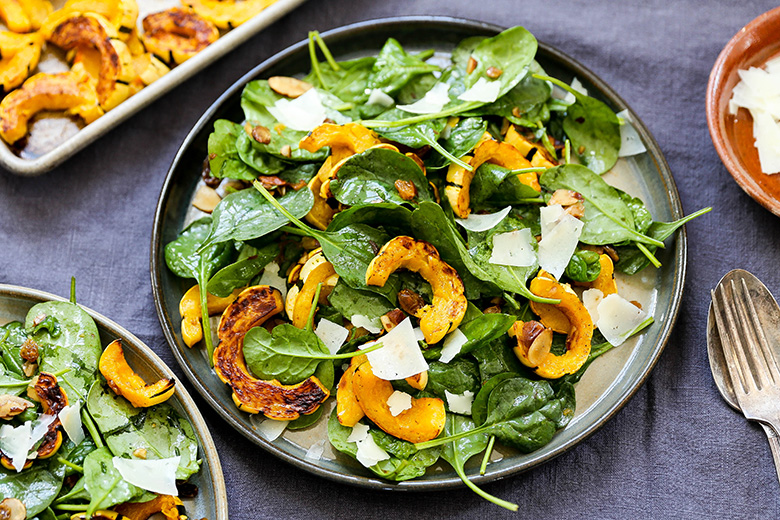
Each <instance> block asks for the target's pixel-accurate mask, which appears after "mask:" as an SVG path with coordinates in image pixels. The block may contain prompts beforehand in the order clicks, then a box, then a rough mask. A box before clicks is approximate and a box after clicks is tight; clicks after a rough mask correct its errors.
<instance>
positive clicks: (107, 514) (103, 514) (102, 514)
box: [70, 509, 167, 520]
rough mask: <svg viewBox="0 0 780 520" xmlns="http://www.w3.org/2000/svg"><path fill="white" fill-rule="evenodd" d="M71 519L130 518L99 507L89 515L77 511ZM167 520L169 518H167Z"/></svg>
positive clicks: (108, 519) (126, 519)
mask: <svg viewBox="0 0 780 520" xmlns="http://www.w3.org/2000/svg"><path fill="white" fill-rule="evenodd" d="M70 520H130V519H129V518H128V517H126V516H125V515H123V514H120V513H117V512H116V511H110V510H108V509H98V510H97V511H95V512H94V513H92V515H88V514H87V512H86V511H85V512H83V513H75V514H73V515H70ZM166 520H167V519H166Z"/></svg>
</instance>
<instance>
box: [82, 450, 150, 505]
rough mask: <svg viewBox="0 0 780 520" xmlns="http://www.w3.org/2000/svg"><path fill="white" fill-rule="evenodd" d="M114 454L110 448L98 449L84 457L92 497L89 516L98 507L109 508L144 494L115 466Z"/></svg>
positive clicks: (87, 481) (87, 485) (87, 486)
mask: <svg viewBox="0 0 780 520" xmlns="http://www.w3.org/2000/svg"><path fill="white" fill-rule="evenodd" d="M113 458H114V454H113V453H111V452H110V451H109V450H108V448H106V447H102V448H99V449H96V450H95V451H93V452H92V453H90V454H89V455H87V458H86V459H84V479H85V485H86V488H87V489H88V490H89V494H90V495H91V497H92V499H91V500H90V502H89V507H87V517H89V516H90V515H91V514H92V513H94V512H95V511H97V510H98V509H109V508H111V507H113V506H115V505H117V504H122V503H124V502H128V501H130V500H132V499H134V498H136V497H140V496H141V495H143V493H144V490H143V489H141V488H139V487H136V486H134V485H132V484H130V483H129V482H127V481H126V480H125V479H123V478H122V475H120V474H119V471H118V470H117V469H116V467H114V461H113Z"/></svg>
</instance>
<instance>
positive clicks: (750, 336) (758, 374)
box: [729, 279, 770, 388]
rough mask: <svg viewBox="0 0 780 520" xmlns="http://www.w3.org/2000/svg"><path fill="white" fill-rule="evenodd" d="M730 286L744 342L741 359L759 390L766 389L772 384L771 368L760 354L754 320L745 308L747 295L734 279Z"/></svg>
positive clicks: (733, 305)
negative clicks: (740, 289) (740, 290)
mask: <svg viewBox="0 0 780 520" xmlns="http://www.w3.org/2000/svg"><path fill="white" fill-rule="evenodd" d="M729 285H730V286H731V297H732V298H731V300H732V301H731V303H732V308H733V310H734V313H735V314H736V321H737V323H738V324H739V330H740V331H742V334H741V336H742V340H743V341H742V342H741V344H740V346H741V348H740V350H741V351H742V352H740V354H741V359H743V360H744V361H745V363H747V364H746V365H744V366H745V368H746V369H747V371H748V372H749V373H751V374H752V375H753V379H754V381H755V382H756V385H757V388H766V387H767V386H768V385H769V384H770V381H769V379H770V378H769V375H768V373H769V368H768V367H767V365H766V361H765V360H764V359H763V356H762V355H760V354H759V353H758V351H759V348H760V347H759V346H758V345H757V343H758V339H757V332H756V331H755V330H754V327H753V323H752V320H751V319H750V318H749V316H748V314H749V313H748V311H747V308H746V307H745V301H744V300H745V298H746V295H744V294H740V292H739V289H737V287H738V286H737V284H735V283H734V280H733V279H732V280H730V281H729ZM740 288H741V286H740Z"/></svg>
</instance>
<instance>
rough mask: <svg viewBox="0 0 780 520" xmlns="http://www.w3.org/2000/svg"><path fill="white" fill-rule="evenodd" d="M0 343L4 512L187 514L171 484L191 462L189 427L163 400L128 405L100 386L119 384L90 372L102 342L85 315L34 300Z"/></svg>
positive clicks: (45, 517)
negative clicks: (33, 303)
mask: <svg viewBox="0 0 780 520" xmlns="http://www.w3.org/2000/svg"><path fill="white" fill-rule="evenodd" d="M72 300H73V298H72ZM112 345H113V346H114V348H118V349H119V352H121V343H119V342H118V341H117V342H115V343H113V344H112ZM109 348H111V347H109ZM0 349H2V358H0V366H1V367H2V376H0V387H1V388H2V392H1V393H2V395H0V419H2V426H0V463H2V466H3V467H2V468H0V498H2V499H3V500H2V502H0V514H1V515H2V517H3V518H8V519H14V520H16V519H19V520H21V519H24V518H30V519H32V518H36V519H39V520H53V519H66V518H72V519H88V518H99V519H102V520H107V519H112V520H119V519H127V518H129V519H131V520H133V519H137V518H147V517H149V516H150V515H153V514H155V513H161V514H162V518H166V519H168V520H184V519H186V518H187V516H186V514H185V512H184V508H183V504H182V502H181V500H180V499H179V498H178V494H179V493H178V491H177V481H179V485H181V484H182V482H183V481H186V480H187V479H188V478H189V477H190V476H192V475H193V474H195V473H197V472H198V470H199V467H200V460H199V459H198V441H197V438H196V436H195V432H194V431H193V428H192V425H191V424H190V423H189V421H188V420H187V419H186V418H184V417H181V416H180V415H179V414H178V413H177V412H176V411H175V410H174V408H173V407H171V406H170V405H169V404H166V403H160V404H155V405H153V406H144V407H135V406H133V405H132V404H130V402H128V400H126V399H125V398H123V397H121V396H120V395H117V393H116V392H115V391H114V390H112V389H111V388H110V387H109V386H110V385H113V384H115V383H116V384H118V386H119V387H120V388H124V386H123V382H122V381H118V382H114V381H107V380H106V379H105V378H103V377H101V375H100V373H99V370H98V367H99V364H100V365H101V370H100V372H102V371H103V369H102V361H101V356H102V355H103V353H104V348H103V346H102V345H101V343H100V337H99V334H98V329H97V326H96V325H95V322H94V321H93V319H92V318H91V317H90V315H89V314H88V313H87V312H85V311H84V310H83V309H82V308H81V307H79V306H78V305H77V304H76V303H75V302H74V301H72V302H60V301H50V302H44V303H39V304H37V305H35V306H33V307H32V308H31V309H30V310H29V312H28V314H27V318H26V320H25V321H24V323H22V322H18V321H15V322H11V323H8V324H6V325H4V326H2V327H0ZM121 359H122V360H124V356H123V355H122V358H121ZM133 376H134V374H131V375H129V376H128V379H129V378H131V377H133ZM135 377H137V376H135ZM165 381H168V382H169V384H168V385H167V386H168V387H169V391H168V392H166V396H167V397H169V396H170V395H171V394H172V393H173V382H172V381H171V380H165ZM163 398H166V397H165V396H163ZM158 400H159V399H158Z"/></svg>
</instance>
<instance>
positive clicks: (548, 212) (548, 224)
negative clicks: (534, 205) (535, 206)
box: [539, 204, 565, 236]
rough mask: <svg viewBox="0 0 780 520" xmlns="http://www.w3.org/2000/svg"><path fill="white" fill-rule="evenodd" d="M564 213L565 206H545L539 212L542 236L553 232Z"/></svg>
mask: <svg viewBox="0 0 780 520" xmlns="http://www.w3.org/2000/svg"><path fill="white" fill-rule="evenodd" d="M564 213H565V211H564V209H563V206H561V205H560V204H553V205H552V206H545V207H543V208H541V209H540V210H539V217H540V221H539V224H540V225H541V227H542V236H544V235H546V234H548V233H549V232H550V231H552V230H553V228H554V227H555V226H556V225H557V224H558V222H559V220H560V218H561V217H562V216H563V214H564Z"/></svg>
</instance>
